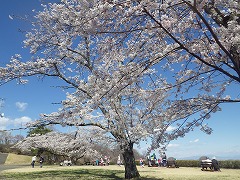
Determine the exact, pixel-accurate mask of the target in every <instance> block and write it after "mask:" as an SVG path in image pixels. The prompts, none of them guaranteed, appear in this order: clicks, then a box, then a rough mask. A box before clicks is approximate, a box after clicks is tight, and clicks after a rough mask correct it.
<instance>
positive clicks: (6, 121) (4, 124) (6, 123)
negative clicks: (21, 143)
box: [0, 116, 32, 130]
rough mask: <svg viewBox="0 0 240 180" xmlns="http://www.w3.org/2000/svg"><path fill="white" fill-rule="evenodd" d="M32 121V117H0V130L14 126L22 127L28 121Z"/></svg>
mask: <svg viewBox="0 0 240 180" xmlns="http://www.w3.org/2000/svg"><path fill="white" fill-rule="evenodd" d="M30 121H32V119H31V118H30V117H27V116H23V117H20V118H16V119H10V118H6V117H2V118H0V130H7V129H12V128H20V127H21V126H24V125H25V124H26V123H28V122H30Z"/></svg>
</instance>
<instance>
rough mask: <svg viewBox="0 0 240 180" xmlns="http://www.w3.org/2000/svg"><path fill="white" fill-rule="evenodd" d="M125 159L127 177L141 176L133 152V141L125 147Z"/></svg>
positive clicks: (136, 177)
mask: <svg viewBox="0 0 240 180" xmlns="http://www.w3.org/2000/svg"><path fill="white" fill-rule="evenodd" d="M123 159H124V164H125V179H132V178H135V179H138V178H140V175H139V172H138V170H137V166H136V162H135V157H134V154H133V143H129V146H128V147H127V148H124V152H123Z"/></svg>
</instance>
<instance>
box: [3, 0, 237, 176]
mask: <svg viewBox="0 0 240 180" xmlns="http://www.w3.org/2000/svg"><path fill="white" fill-rule="evenodd" d="M236 5H237V6H238V3H237V1H234V0H231V1H226V0H220V1H218V2H215V1H204V0H202V1H200V0H199V1H196V0H195V1H184V0H174V1H172V0H171V1H170V0H161V1H149V0H142V1H137V0H136V1H129V0H127V1H122V0H119V1H118V0H116V1H105V0H102V1H101V0H100V1H99V0H98V1H97V0H96V1H95V0H91V1H85V0H82V1H79V0H62V2H61V3H59V4H57V3H53V4H49V5H48V6H44V10H43V11H41V12H39V13H38V14H37V15H36V16H35V17H36V21H35V22H33V29H32V31H31V32H29V33H27V34H26V40H25V41H24V43H25V46H26V47H29V48H30V52H31V53H32V54H33V57H32V59H31V60H29V61H24V60H22V58H21V55H16V56H14V57H13V58H12V60H11V62H10V63H9V64H7V65H6V67H2V68H0V74H1V76H0V82H1V84H4V83H7V82H9V81H12V80H14V79H17V80H18V82H19V83H20V84H21V83H27V79H26V77H28V76H38V77H40V78H41V77H53V78H54V77H57V78H59V79H60V80H62V81H63V82H65V83H66V86H64V87H62V88H65V89H66V90H68V93H67V94H66V99H65V100H63V101H62V105H63V106H62V108H61V109H60V110H59V111H56V112H53V113H51V114H42V115H41V118H40V119H39V120H38V121H36V122H34V123H33V124H31V125H30V126H39V125H50V124H61V125H63V126H76V127H80V126H95V127H98V128H100V129H102V130H104V132H106V133H107V134H108V135H109V137H111V138H112V139H114V140H115V141H116V142H117V143H118V144H119V145H120V148H121V150H122V154H123V158H124V162H125V178H126V179H130V178H135V177H139V173H138V171H137V168H136V164H135V159H134V154H133V145H134V144H138V143H139V142H140V141H142V140H146V139H147V138H149V137H150V138H152V145H151V148H150V149H155V148H158V147H160V145H161V144H165V143H167V142H169V141H170V140H173V139H176V138H177V137H181V136H184V134H185V133H187V132H189V131H191V130H193V128H194V127H195V126H200V127H201V129H202V130H203V131H205V132H207V133H211V129H210V128H209V127H207V126H206V125H205V124H204V123H203V122H204V120H205V119H208V118H209V117H210V114H211V113H213V112H216V111H218V110H220V108H219V106H218V105H219V104H220V103H224V102H235V101H238V99H236V98H231V97H229V96H226V97H225V90H226V88H227V87H228V86H229V85H230V84H231V83H235V82H238V83H239V48H238V47H239V39H238V36H237V35H238V34H239V33H237V32H238V31H239V8H236V7H237V6H236ZM227 16H229V18H227V19H224V17H227ZM213 95H214V96H213ZM192 115H197V116H198V117H197V118H192ZM170 125H174V126H176V127H177V128H176V130H174V131H171V132H170V133H168V132H167V131H166V129H167V128H168V127H169V126H170ZM49 146H50V145H49Z"/></svg>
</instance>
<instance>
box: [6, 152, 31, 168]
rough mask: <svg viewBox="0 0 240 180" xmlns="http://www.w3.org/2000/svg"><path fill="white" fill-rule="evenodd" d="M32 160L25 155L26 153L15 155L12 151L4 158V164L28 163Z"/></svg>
mask: <svg viewBox="0 0 240 180" xmlns="http://www.w3.org/2000/svg"><path fill="white" fill-rule="evenodd" d="M31 161H32V157H31V156H26V155H17V154H13V153H9V154H8V157H7V159H6V162H5V164H7V165H9V164H14V165H16V164H30V163H31Z"/></svg>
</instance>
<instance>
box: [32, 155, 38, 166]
mask: <svg viewBox="0 0 240 180" xmlns="http://www.w3.org/2000/svg"><path fill="white" fill-rule="evenodd" d="M36 160H37V156H33V157H32V163H31V165H32V168H34V165H35V162H36Z"/></svg>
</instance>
